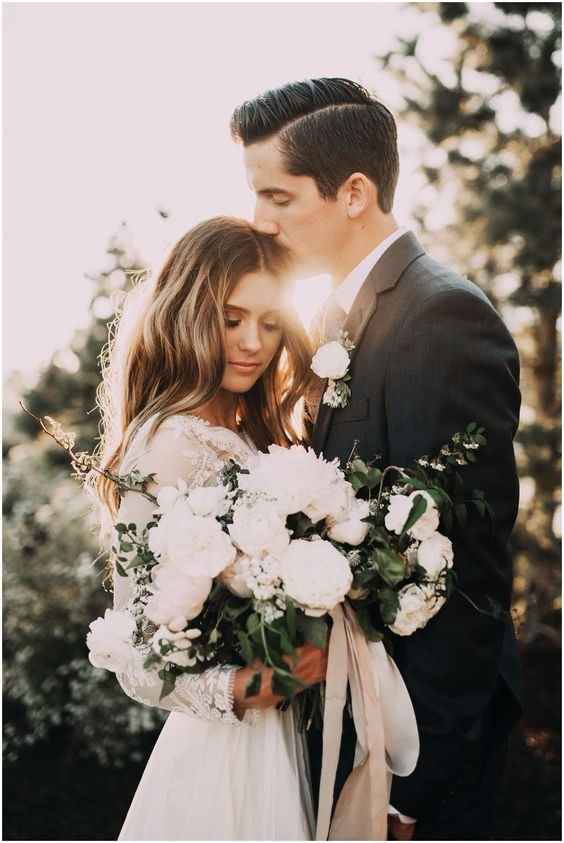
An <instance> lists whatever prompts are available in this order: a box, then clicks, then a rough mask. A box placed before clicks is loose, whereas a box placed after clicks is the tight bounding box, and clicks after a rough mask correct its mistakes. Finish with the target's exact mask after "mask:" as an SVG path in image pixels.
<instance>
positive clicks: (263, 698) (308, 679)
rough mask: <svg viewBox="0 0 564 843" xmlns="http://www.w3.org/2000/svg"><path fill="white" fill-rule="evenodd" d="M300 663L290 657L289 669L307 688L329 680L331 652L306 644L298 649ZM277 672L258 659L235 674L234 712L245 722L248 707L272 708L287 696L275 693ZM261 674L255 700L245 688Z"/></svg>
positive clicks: (288, 660)
mask: <svg viewBox="0 0 564 843" xmlns="http://www.w3.org/2000/svg"><path fill="white" fill-rule="evenodd" d="M296 654H297V660H296V661H295V662H294V663H293V664H292V661H291V660H290V657H288V658H287V662H288V666H289V667H290V669H291V670H292V673H293V674H294V676H296V677H297V678H298V679H301V681H302V682H304V683H305V684H306V685H307V686H309V685H317V683H318V682H321V681H322V679H325V674H326V672H327V650H326V649H324V650H322V649H320V648H319V647H314V646H313V644H305V645H304V646H303V647H298V649H297V650H296ZM273 672H274V671H273V669H272V668H271V667H267V666H266V665H265V664H264V663H263V662H261V661H259V660H258V659H255V661H254V662H252V663H251V664H250V665H249V666H248V667H242V668H240V669H239V670H238V671H237V673H236V674H235V681H234V683H233V700H234V706H233V708H234V711H235V714H236V715H237V717H238V718H239V720H241V719H242V718H243V716H244V714H245V711H246V710H247V709H248V708H271V707H272V706H275V705H278V703H279V702H282V700H283V699H284V697H281V696H279V695H278V694H274V693H273V691H272V674H273ZM255 673H260V674H261V684H260V691H259V692H258V694H255V695H254V696H252V697H246V696H245V689H246V687H247V685H248V683H249V681H250V680H251V678H252V676H253V674H255Z"/></svg>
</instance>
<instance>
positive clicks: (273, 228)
mask: <svg viewBox="0 0 564 843" xmlns="http://www.w3.org/2000/svg"><path fill="white" fill-rule="evenodd" d="M254 226H255V228H256V230H257V231H260V233H261V234H272V235H273V236H274V235H276V234H280V226H279V225H278V223H275V222H269V221H268V220H261V219H259V218H257V217H255V222H254Z"/></svg>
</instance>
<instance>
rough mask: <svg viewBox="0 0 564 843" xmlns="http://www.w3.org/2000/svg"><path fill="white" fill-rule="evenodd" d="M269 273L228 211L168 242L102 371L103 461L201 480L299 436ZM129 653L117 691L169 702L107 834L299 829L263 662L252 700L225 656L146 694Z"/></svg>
mask: <svg viewBox="0 0 564 843" xmlns="http://www.w3.org/2000/svg"><path fill="white" fill-rule="evenodd" d="M284 269H285V253H284V251H283V250H282V248H281V247H280V246H279V245H278V244H276V243H275V242H274V240H273V239H272V238H270V237H268V236H266V235H262V234H259V233H257V232H256V231H254V230H253V229H252V228H251V226H250V225H249V224H248V223H246V222H244V221H242V220H237V219H230V218H225V217H217V218H214V219H211V220H208V221H206V222H203V223H201V224H199V225H197V226H196V227H195V228H193V229H192V230H191V231H189V232H188V233H187V234H186V235H185V236H184V237H183V238H182V239H181V240H180V241H179V242H178V243H177V244H176V246H175V247H174V248H173V250H172V252H171V254H170V256H169V258H168V260H167V262H166V264H165V266H164V268H163V269H162V271H161V273H160V275H159V277H158V279H157V282H156V285H155V286H154V288H153V289H152V291H151V293H150V297H149V299H148V300H147V302H146V304H145V306H144V308H143V311H142V314H141V316H140V318H139V319H138V321H137V322H136V324H135V328H134V331H133V333H132V335H131V337H130V339H128V340H127V343H126V346H125V348H124V347H123V337H120V334H119V333H118V336H117V338H116V341H115V343H114V346H113V348H114V353H112V354H111V355H110V361H109V365H108V366H107V367H106V371H105V375H104V382H103V386H102V390H101V396H102V401H101V404H102V406H103V415H104V419H103V440H102V442H103V451H102V454H103V466H104V468H107V469H110V470H114V471H119V473H121V474H124V473H128V472H129V471H131V470H132V469H133V468H134V467H136V468H137V469H138V470H139V471H140V472H141V473H142V474H144V475H147V474H152V473H154V474H155V480H154V483H153V484H152V486H150V487H149V491H151V492H152V493H153V494H156V493H157V492H158V489H159V487H160V486H165V485H172V484H176V483H177V481H178V480H179V479H182V480H185V481H186V482H187V483H188V484H189V485H193V486H201V485H206V484H208V485H209V484H213V483H214V482H216V480H217V478H218V474H219V472H220V471H221V469H222V467H223V465H224V463H225V462H226V461H227V460H228V459H230V458H232V459H235V460H236V461H237V462H239V463H240V464H244V463H245V462H246V461H248V460H249V459H251V458H252V456H253V454H254V453H256V451H257V450H264V449H266V448H267V447H268V446H269V445H270V444H272V443H277V444H279V445H288V446H289V445H291V444H292V443H294V442H298V441H300V435H299V433H298V431H297V430H296V428H295V426H294V423H293V421H292V414H293V411H294V409H295V407H296V403H297V402H298V400H299V399H300V397H301V396H302V395H303V393H304V390H305V388H306V385H307V383H308V380H309V363H310V349H309V344H308V339H307V335H306V334H305V332H304V330H303V328H302V327H301V325H300V323H299V321H298V319H297V317H296V316H295V314H293V312H292V311H291V309H290V308H289V307H288V305H287V302H286V293H287V285H286V283H285V281H284V280H283V278H284ZM118 349H119V351H120V353H119V354H117V350H118ZM120 360H121V361H122V362H121V363H120ZM116 383H117V384H118V385H119V394H118V400H117V401H115V400H113V401H112V400H110V399H111V396H112V395H115V391H116V390H115V386H116ZM96 491H97V494H98V496H99V498H100V499H101V501H102V503H103V504H104V506H105V508H106V511H107V512H109V514H110V516H111V518H112V520H113V521H114V522H117V521H118V520H119V521H124V522H125V523H129V522H132V521H134V522H136V523H137V524H143V526H144V525H145V524H147V523H148V521H150V520H151V514H152V509H153V507H152V505H151V503H150V502H149V501H148V500H147V499H146V498H144V497H142V496H141V495H139V494H136V493H135V492H129V493H127V494H126V495H125V496H124V497H123V499H121V500H120V499H119V497H118V495H117V492H116V489H115V487H114V486H113V484H112V483H111V482H110V481H108V480H106V479H105V478H103V477H100V478H99V480H98V481H97V486H96ZM131 596H132V584H131V582H130V581H129V580H128V579H127V578H124V577H120V576H115V578H114V608H115V609H117V610H123V609H124V608H126V607H127V606H128V602H129V600H130V598H131ZM142 662H143V656H142V655H141V654H140V653H138V652H137V651H132V660H131V667H130V668H129V669H128V671H127V672H126V673H123V674H118V677H117V678H118V681H119V683H120V685H121V687H122V689H123V690H124V691H125V693H126V694H128V695H129V696H130V697H131V698H132V699H134V700H137V701H138V702H140V703H142V704H144V705H149V706H160V707H161V708H164V709H167V710H168V711H170V712H171V714H170V715H169V717H168V719H167V721H166V723H165V725H164V727H163V729H162V731H161V734H160V736H159V738H158V741H157V743H156V745H155V747H154V749H153V752H152V754H151V757H150V759H149V761H148V763H147V766H146V768H145V771H144V773H143V777H142V779H141V782H140V784H139V786H138V788H137V792H136V794H135V797H134V799H133V802H132V804H131V806H130V808H129V812H128V814H127V817H126V819H125V823H124V825H123V828H122V830H121V834H120V838H119V839H120V840H308V839H311V838H312V835H313V815H312V805H311V797H310V790H309V780H308V770H307V761H306V753H305V746H304V743H303V740H302V736H301V734H299V733H298V731H297V729H296V725H295V721H294V716H293V712H292V708H291V707H290V708H288V710H286V711H284V712H281V711H279V710H278V709H277V708H276V705H277V703H279V702H280V700H281V698H280V697H277V696H275V695H274V694H273V693H272V690H271V684H270V679H271V676H270V671H269V670H268V669H267V668H266V667H265V666H264V665H259V666H258V667H259V669H260V670H261V673H262V682H261V690H260V692H259V694H258V695H257V696H253V697H249V698H246V697H245V687H246V684H247V681H248V680H249V678H250V675H251V674H252V672H254V669H256V668H252V667H239V666H237V665H233V666H216V667H212V668H210V669H208V670H207V671H205V672H204V673H203V674H201V675H188V674H183V675H182V676H181V677H179V678H178V679H177V682H176V686H175V688H174V691H173V692H172V693H170V694H169V695H168V696H166V697H164V698H163V699H162V700H159V695H160V690H161V680H160V679H159V678H158V677H157V675H156V674H149V673H147V672H145V671H144V670H143V667H142ZM325 669H326V654H325V652H324V651H321V650H318V649H317V648H314V647H312V646H309V645H308V646H306V647H304V648H302V650H300V657H299V660H298V662H297V664H296V666H295V667H294V672H295V673H296V674H297V675H298V676H299V678H300V679H302V681H303V682H305V683H306V684H315V683H317V682H319V681H321V679H322V678H323V677H324V675H325Z"/></svg>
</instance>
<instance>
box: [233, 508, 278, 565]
mask: <svg viewBox="0 0 564 843" xmlns="http://www.w3.org/2000/svg"><path fill="white" fill-rule="evenodd" d="M229 535H230V536H231V539H232V541H233V542H234V543H235V544H236V545H237V547H238V548H239V549H240V550H242V551H243V553H244V554H246V555H247V556H252V557H256V558H258V559H261V558H262V557H263V556H265V555H268V554H272V555H274V556H278V555H280V554H281V553H283V552H284V550H285V549H286V548H287V547H288V544H289V542H290V532H289V531H288V530H287V529H286V519H285V517H284V516H283V515H282V514H281V513H280V511H279V510H278V508H277V506H276V504H274V503H271V502H269V501H265V500H259V501H255V502H253V503H252V505H249V504H247V503H246V502H245V500H244V499H243V500H241V501H240V502H239V503H238V505H237V508H236V509H235V511H234V513H233V523H232V524H230V525H229Z"/></svg>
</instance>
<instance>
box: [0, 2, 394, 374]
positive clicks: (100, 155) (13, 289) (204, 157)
mask: <svg viewBox="0 0 564 843" xmlns="http://www.w3.org/2000/svg"><path fill="white" fill-rule="evenodd" d="M3 12H4V290H5V294H4V313H5V319H4V372H5V373H8V372H10V371H11V370H13V369H19V370H22V371H23V372H25V373H26V374H27V373H31V372H33V370H34V369H36V368H37V366H38V365H40V364H42V363H45V362H47V360H48V359H49V358H50V356H51V354H52V353H53V351H54V350H55V349H57V348H60V347H61V346H63V345H64V344H65V343H66V342H67V341H68V339H69V338H70V336H71V335H72V332H73V330H74V329H75V328H76V327H79V326H80V325H81V324H85V323H86V322H87V319H88V317H87V305H88V301H89V297H90V293H91V284H90V282H88V281H87V280H86V279H85V278H84V275H83V274H84V272H87V271H94V270H96V269H100V268H101V267H103V266H104V261H105V255H104V249H105V247H106V244H107V240H108V237H109V236H110V235H111V234H112V233H113V232H114V231H115V230H116V228H117V227H118V225H119V223H120V222H121V221H122V220H127V221H128V224H129V228H130V229H131V230H132V232H133V234H134V237H135V240H136V242H137V243H138V244H139V245H140V248H141V251H142V254H143V256H144V257H145V258H146V259H147V260H148V261H149V262H151V263H152V264H153V265H154V266H156V267H158V265H159V264H160V263H161V261H162V258H163V254H164V252H165V250H166V248H167V246H168V245H170V244H171V243H172V242H174V240H175V239H176V238H177V237H178V236H180V235H181V234H182V233H183V232H184V231H186V230H187V229H188V228H189V227H190V226H191V225H192V224H194V223H195V222H196V221H198V220H201V219H204V218H206V217H208V216H213V215H215V214H220V213H230V214H237V215H241V216H247V217H248V216H250V215H251V212H252V195H251V194H250V192H249V190H248V187H247V184H246V181H245V177H244V171H243V167H242V162H241V151H240V149H239V148H238V147H237V146H235V145H234V144H233V143H232V142H231V140H230V137H229V131H228V122H229V117H230V114H231V111H232V109H233V107H234V106H235V105H236V104H238V103H239V102H241V101H243V100H244V99H248V98H250V97H252V96H253V95H255V94H256V93H259V92H260V91H262V90H264V89H266V88H268V87H272V86H276V85H279V84H282V83H284V82H285V81H289V80H292V79H299V78H305V77H307V76H318V75H327V76H338V75H342V76H348V77H351V78H354V79H356V80H358V81H360V82H362V83H364V84H366V85H368V86H369V87H370V88H371V89H373V90H374V91H375V92H378V94H379V96H380V97H381V98H382V99H383V100H384V101H387V102H388V103H389V104H390V105H392V106H393V105H394V102H393V98H394V89H393V87H392V85H393V83H392V81H391V80H390V79H387V78H383V77H382V76H381V75H380V76H379V74H378V71H377V68H376V65H375V62H374V61H373V59H372V56H373V55H374V54H375V53H379V52H384V51H385V50H386V48H388V46H389V45H390V44H391V43H392V42H393V34H394V33H397V32H398V31H401V28H402V23H401V21H402V17H405V14H406V13H405V12H402V9H401V7H399V6H396V5H394V4H386V3H370V4H355V3H347V4H344V3H337V4H327V3H323V4H315V3H312V4H307V3H306V4H302V3H300V4H291V3H280V4H278V3H277V4H262V3H260V4H242V3H241V4H240V3H235V4H223V3H220V4H213V3H210V4H188V3H182V4H162V5H158V4H152V3H151V4H141V3H133V4H118V3H110V4H106V3H103V4H102V3H101V4H84V5H83V4H75V3H71V4H50V3H49V4H41V5H37V4H5V5H4V7H3ZM396 96H397V94H396ZM404 175H405V179H404V182H403V183H402V187H403V192H402V194H401V196H400V200H399V203H398V215H399V216H401V215H402V213H403V211H406V210H407V208H409V206H410V205H411V198H410V196H409V191H408V192H407V195H406V191H405V180H406V179H407V177H408V176H409V172H407V173H405V174H404ZM157 206H158V207H161V206H162V207H165V208H167V209H168V210H169V211H170V212H171V218H170V219H169V220H167V221H163V220H161V218H160V217H159V216H158V214H157V213H156V212H155V208H156V207H157ZM304 289H305V288H304ZM309 289H310V291H311V292H313V286H312V285H310V286H309ZM320 290H321V287H320V286H319V285H318V286H317V287H316V289H315V293H316V295H319V294H321V293H320V292H319V291H320ZM302 299H303V294H302ZM304 304H305V305H306V306H305V308H302V309H303V310H305V313H304V315H305V317H306V318H307V316H308V315H309V311H311V308H312V303H311V302H310V303H309V309H308V306H307V304H308V303H307V302H305V301H304Z"/></svg>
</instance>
